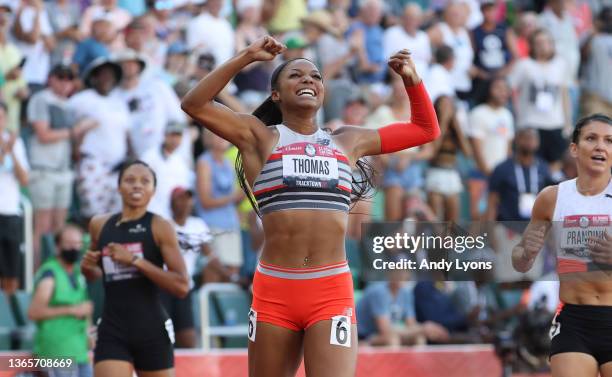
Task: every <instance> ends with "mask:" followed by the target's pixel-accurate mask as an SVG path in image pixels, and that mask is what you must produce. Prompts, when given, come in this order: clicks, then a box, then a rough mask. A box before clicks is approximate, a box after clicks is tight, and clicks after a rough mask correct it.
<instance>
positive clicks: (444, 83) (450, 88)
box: [423, 45, 455, 102]
mask: <svg viewBox="0 0 612 377" xmlns="http://www.w3.org/2000/svg"><path fill="white" fill-rule="evenodd" d="M435 57H436V63H435V64H434V65H432V66H431V68H430V69H429V71H428V74H427V76H426V79H425V80H423V81H424V83H425V86H426V87H427V92H428V93H429V96H430V97H431V100H432V101H434V102H435V101H436V99H438V97H440V96H447V97H450V98H455V85H454V84H453V67H454V66H455V53H454V52H453V49H452V48H450V47H449V46H446V45H442V46H440V47H438V48H437V49H436V53H435Z"/></svg>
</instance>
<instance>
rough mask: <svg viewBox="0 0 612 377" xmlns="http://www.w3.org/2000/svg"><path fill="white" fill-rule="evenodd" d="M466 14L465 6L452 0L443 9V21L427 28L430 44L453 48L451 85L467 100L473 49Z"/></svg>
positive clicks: (470, 83) (460, 97)
mask: <svg viewBox="0 0 612 377" xmlns="http://www.w3.org/2000/svg"><path fill="white" fill-rule="evenodd" d="M466 22H467V15H466V12H465V7H464V6H463V5H462V4H460V3H459V2H456V1H452V2H450V3H449V4H448V6H447V7H446V8H445V9H444V16H443V21H442V22H440V23H438V24H437V25H434V26H432V27H431V28H429V29H428V31H427V32H428V34H429V38H430V40H431V44H432V45H433V46H434V47H436V48H439V47H440V46H442V45H447V46H449V47H451V48H452V49H453V55H454V57H455V64H454V65H453V70H452V77H453V87H454V89H455V91H456V93H457V96H458V97H459V99H461V100H464V101H465V100H468V99H469V96H470V91H471V90H472V78H471V75H470V73H471V71H472V62H473V61H474V49H473V48H472V41H471V40H470V35H469V33H468V31H467V29H466V27H465V24H466Z"/></svg>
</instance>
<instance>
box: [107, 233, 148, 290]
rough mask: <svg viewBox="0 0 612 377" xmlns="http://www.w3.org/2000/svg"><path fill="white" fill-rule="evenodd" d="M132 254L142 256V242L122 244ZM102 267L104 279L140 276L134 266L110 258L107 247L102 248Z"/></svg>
mask: <svg viewBox="0 0 612 377" xmlns="http://www.w3.org/2000/svg"><path fill="white" fill-rule="evenodd" d="M122 246H123V247H125V248H126V249H127V251H129V252H130V253H132V255H136V256H138V257H139V258H143V257H144V254H143V250H142V243H140V242H134V243H126V244H122ZM102 267H103V268H104V276H105V280H106V281H118V280H126V279H133V278H137V277H141V276H142V274H141V273H140V271H138V268H137V267H135V266H128V265H125V264H122V263H119V262H115V261H113V260H112V258H111V256H110V251H109V249H108V247H105V248H104V249H103V250H102Z"/></svg>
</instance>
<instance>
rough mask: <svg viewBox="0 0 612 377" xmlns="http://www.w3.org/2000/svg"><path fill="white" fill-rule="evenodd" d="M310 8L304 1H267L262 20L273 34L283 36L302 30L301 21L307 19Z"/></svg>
mask: <svg viewBox="0 0 612 377" xmlns="http://www.w3.org/2000/svg"><path fill="white" fill-rule="evenodd" d="M307 13H308V8H307V4H306V1H304V0H266V1H264V3H263V8H262V20H263V22H264V23H267V24H268V27H267V28H268V30H270V33H272V34H283V33H286V32H288V31H295V30H299V29H300V20H302V19H303V18H304V17H306V14H307Z"/></svg>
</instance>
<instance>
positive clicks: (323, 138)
mask: <svg viewBox="0 0 612 377" xmlns="http://www.w3.org/2000/svg"><path fill="white" fill-rule="evenodd" d="M276 129H277V130H278V132H279V134H280V135H279V138H278V143H277V144H276V146H275V147H274V149H273V151H272V153H271V154H270V156H269V157H268V160H267V161H266V163H265V164H264V166H263V168H262V170H261V173H259V176H258V177H257V179H255V183H254V185H253V193H254V195H255V199H256V200H257V205H258V206H259V210H260V211H261V213H262V214H266V213H270V212H274V211H282V210H289V209H320V210H337V211H347V212H348V210H349V207H350V203H351V179H352V175H351V168H350V166H349V163H348V159H347V158H346V156H345V155H344V153H343V152H342V151H341V150H340V149H339V148H338V146H337V145H336V144H335V143H334V141H333V139H332V137H331V135H329V134H328V133H327V132H325V131H323V130H321V129H318V130H317V132H315V133H314V134H312V135H302V134H299V133H297V132H294V131H292V130H291V129H289V128H288V127H286V126H285V125H282V124H279V125H277V126H276Z"/></svg>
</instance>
